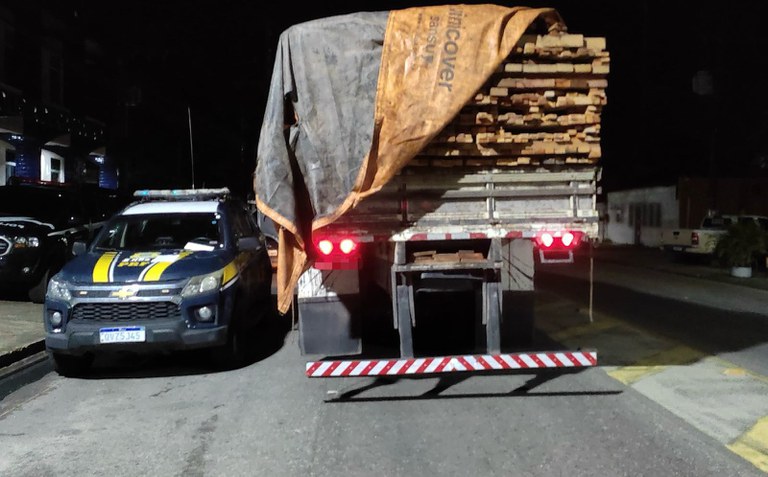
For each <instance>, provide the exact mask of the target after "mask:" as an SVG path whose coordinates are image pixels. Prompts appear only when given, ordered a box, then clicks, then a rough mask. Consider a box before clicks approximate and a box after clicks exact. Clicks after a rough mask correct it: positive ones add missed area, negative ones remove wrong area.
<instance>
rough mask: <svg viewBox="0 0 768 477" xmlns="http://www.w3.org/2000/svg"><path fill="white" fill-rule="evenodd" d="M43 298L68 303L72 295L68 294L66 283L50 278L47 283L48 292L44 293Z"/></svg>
mask: <svg viewBox="0 0 768 477" xmlns="http://www.w3.org/2000/svg"><path fill="white" fill-rule="evenodd" d="M45 297H46V298H50V299H52V300H63V301H69V300H71V299H72V294H71V293H70V292H69V287H68V286H67V283H66V282H63V281H60V280H56V279H55V278H52V279H51V281H49V282H48V291H47V292H46V293H45Z"/></svg>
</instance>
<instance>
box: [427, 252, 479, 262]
mask: <svg viewBox="0 0 768 477" xmlns="http://www.w3.org/2000/svg"><path fill="white" fill-rule="evenodd" d="M483 260H485V256H484V255H483V254H482V253H481V252H475V251H474V250H459V251H458V252H455V253H438V252H437V251H436V250H426V251H423V252H414V254H413V263H419V264H425V263H445V262H480V261H483Z"/></svg>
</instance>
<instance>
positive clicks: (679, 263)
mask: <svg viewBox="0 0 768 477" xmlns="http://www.w3.org/2000/svg"><path fill="white" fill-rule="evenodd" d="M585 253H588V252H585ZM592 253H593V254H594V255H593V256H594V258H595V261H596V262H600V261H603V262H614V263H621V264H627V265H632V266H636V267H643V268H650V269H652V270H658V271H662V272H667V273H674V274H677V275H686V276H690V277H696V278H702V279H706V280H712V281H716V282H721V283H729V284H731V285H739V286H744V287H748V288H756V289H759V290H768V271H766V269H765V268H762V269H755V270H753V272H752V277H751V278H737V277H732V276H731V275H730V270H729V269H728V268H726V267H718V266H715V265H709V264H706V263H705V260H701V259H698V260H697V258H698V257H693V258H687V259H675V258H674V257H673V256H672V255H670V254H668V253H666V252H664V251H663V250H661V249H659V248H654V247H642V246H635V245H600V246H598V247H595V248H594V249H593V252H592Z"/></svg>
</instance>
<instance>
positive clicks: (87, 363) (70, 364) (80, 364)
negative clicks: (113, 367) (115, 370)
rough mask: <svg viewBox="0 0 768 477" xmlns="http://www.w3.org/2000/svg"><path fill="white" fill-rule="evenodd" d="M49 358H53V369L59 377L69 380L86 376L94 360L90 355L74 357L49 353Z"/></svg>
mask: <svg viewBox="0 0 768 477" xmlns="http://www.w3.org/2000/svg"><path fill="white" fill-rule="evenodd" d="M51 358H53V369H54V370H55V371H56V372H57V373H58V374H59V375H61V376H66V377H70V378H74V377H78V376H82V375H84V374H86V372H87V371H88V369H89V368H90V367H91V364H93V359H94V357H93V355H92V354H84V355H82V356H74V355H69V354H61V353H51Z"/></svg>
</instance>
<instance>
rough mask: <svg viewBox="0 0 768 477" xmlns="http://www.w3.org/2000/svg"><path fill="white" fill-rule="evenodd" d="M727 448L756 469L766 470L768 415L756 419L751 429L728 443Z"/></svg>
mask: <svg viewBox="0 0 768 477" xmlns="http://www.w3.org/2000/svg"><path fill="white" fill-rule="evenodd" d="M728 448H729V449H730V450H731V451H733V452H734V453H736V454H738V455H739V456H741V457H742V458H744V459H746V460H748V461H749V462H751V463H752V464H753V465H754V466H755V467H757V468H758V469H760V470H762V471H763V472H768V416H765V417H763V418H762V419H760V420H759V421H757V424H755V425H754V426H753V427H752V429H750V430H749V431H747V432H746V433H744V434H743V435H742V436H741V437H739V438H738V439H736V440H735V441H734V442H733V443H731V444H729V445H728Z"/></svg>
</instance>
